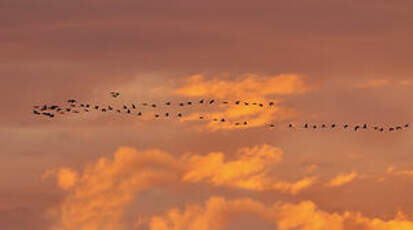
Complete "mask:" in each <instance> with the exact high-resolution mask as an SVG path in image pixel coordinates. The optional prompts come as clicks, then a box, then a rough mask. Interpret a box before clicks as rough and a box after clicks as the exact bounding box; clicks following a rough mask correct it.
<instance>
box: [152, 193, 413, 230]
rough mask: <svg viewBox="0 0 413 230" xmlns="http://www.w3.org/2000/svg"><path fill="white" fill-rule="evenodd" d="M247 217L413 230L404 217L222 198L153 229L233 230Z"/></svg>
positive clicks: (299, 224) (156, 222)
mask: <svg viewBox="0 0 413 230" xmlns="http://www.w3.org/2000/svg"><path fill="white" fill-rule="evenodd" d="M244 216H248V217H251V216H255V217H256V218H255V219H254V220H255V222H256V223H255V224H253V226H257V225H258V224H261V225H262V223H265V224H266V225H267V226H269V229H279V230H296V229H301V230H326V229H329V230H347V229H351V230H410V229H413V222H412V221H408V220H405V218H404V217H403V215H400V214H398V215H397V216H396V217H395V218H394V219H392V220H389V221H386V220H382V219H378V218H373V219H371V218H367V217H364V216H363V215H361V214H360V213H357V212H344V213H343V214H338V213H329V212H326V211H323V210H320V209H318V208H317V207H316V205H315V204H314V203H313V202H311V201H303V202H300V203H298V204H293V203H281V202H278V203H275V204H272V205H265V204H263V203H261V202H259V201H257V200H253V199H250V198H242V199H233V200H226V199H225V198H222V197H211V198H210V199H209V200H208V201H206V203H205V206H200V205H188V206H187V207H186V208H185V209H184V210H182V211H181V210H179V209H171V210H169V211H167V212H166V214H165V215H164V216H154V217H152V218H151V221H150V224H149V227H150V229H151V230H172V229H174V230H175V229H179V230H204V229H205V230H206V229H208V230H214V229H217V230H218V229H229V226H230V224H231V223H234V222H242V219H243V217H244ZM237 229H239V227H238V228H237Z"/></svg>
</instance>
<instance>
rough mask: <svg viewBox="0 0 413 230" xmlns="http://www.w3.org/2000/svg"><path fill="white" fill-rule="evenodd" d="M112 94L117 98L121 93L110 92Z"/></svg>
mask: <svg viewBox="0 0 413 230" xmlns="http://www.w3.org/2000/svg"><path fill="white" fill-rule="evenodd" d="M110 94H111V95H112V97H114V98H116V97H119V95H120V93H118V92H110Z"/></svg>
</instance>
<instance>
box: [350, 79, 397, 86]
mask: <svg viewBox="0 0 413 230" xmlns="http://www.w3.org/2000/svg"><path fill="white" fill-rule="evenodd" d="M390 84H391V82H390V81H389V80H387V79H371V80H368V81H366V82H363V83H360V84H358V85H356V87H358V88H382V87H386V86H389V85H390Z"/></svg>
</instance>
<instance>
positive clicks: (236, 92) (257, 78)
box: [174, 74, 313, 130]
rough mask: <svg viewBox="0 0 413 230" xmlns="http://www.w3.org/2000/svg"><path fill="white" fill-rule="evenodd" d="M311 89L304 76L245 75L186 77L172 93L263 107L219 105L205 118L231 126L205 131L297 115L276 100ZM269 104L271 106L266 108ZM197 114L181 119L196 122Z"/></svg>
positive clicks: (223, 125)
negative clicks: (263, 106)
mask: <svg viewBox="0 0 413 230" xmlns="http://www.w3.org/2000/svg"><path fill="white" fill-rule="evenodd" d="M312 89H313V88H312V87H310V86H308V85H307V84H306V83H305V82H304V76H301V75H295V74H284V75H276V76H262V75H257V74H245V75H241V76H240V77H238V78H231V79H230V78H226V77H225V76H222V77H221V78H213V79H206V78H205V77H204V76H203V75H201V74H198V75H194V76H191V77H189V78H188V79H187V80H186V82H184V83H183V85H181V86H180V87H178V88H177V89H175V90H174V93H175V94H176V95H180V96H189V97H207V98H216V99H218V100H231V101H234V100H241V101H242V102H249V104H250V105H251V104H252V103H257V104H260V103H262V104H263V105H265V108H261V107H259V106H237V105H234V104H231V105H226V106H221V107H219V109H218V110H216V111H208V112H207V113H206V116H208V117H210V118H222V117H224V118H227V119H228V120H229V121H232V123H231V124H230V123H226V124H219V125H216V124H215V123H214V122H210V123H209V124H208V130H218V129H236V128H245V127H243V126H238V127H236V126H234V124H233V123H235V122H242V121H246V120H247V121H249V125H248V127H257V126H262V125H265V124H267V123H269V122H271V121H281V120H283V119H287V118H292V117H295V116H297V114H298V112H297V111H295V110H294V109H292V108H287V107H285V106H282V105H281V104H280V99H279V98H278V97H280V96H284V95H297V94H302V93H306V92H308V91H310V90H312ZM274 97H277V98H274ZM269 102H273V103H274V106H272V107H267V106H268V103H269ZM198 118H199V117H198V115H197V114H194V115H193V116H189V117H187V118H186V119H185V120H197V119H198Z"/></svg>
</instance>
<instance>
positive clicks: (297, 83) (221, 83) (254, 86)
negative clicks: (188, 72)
mask: <svg viewBox="0 0 413 230" xmlns="http://www.w3.org/2000/svg"><path fill="white" fill-rule="evenodd" d="M303 78H304V77H303V76H302V75H296V74H282V75H276V76H262V75H258V74H245V75H243V76H241V77H239V78H237V79H218V78H214V79H211V80H207V79H205V78H204V76H203V75H201V74H198V75H193V76H191V77H189V78H188V79H187V81H186V83H185V84H184V85H183V86H182V87H179V88H178V89H176V91H175V93H176V94H178V95H181V96H191V97H204V96H212V97H216V98H220V99H223V98H240V99H241V98H247V99H248V98H251V97H252V98H254V97H265V96H273V95H293V94H302V93H306V92H308V91H309V90H310V89H311V87H309V86H307V85H306V84H305V83H304V81H303Z"/></svg>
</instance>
